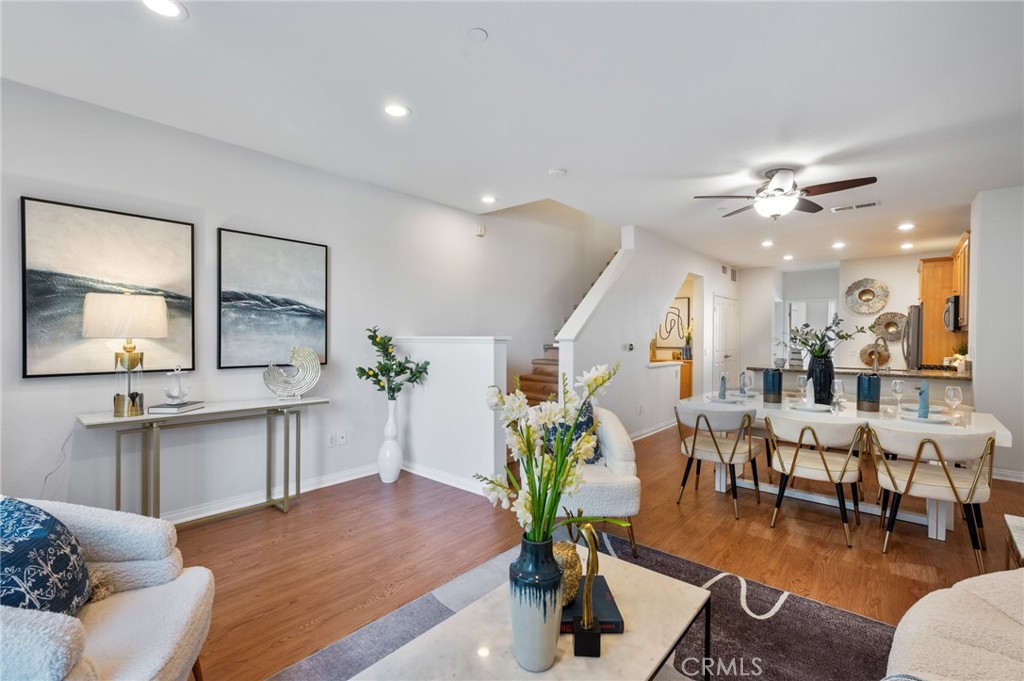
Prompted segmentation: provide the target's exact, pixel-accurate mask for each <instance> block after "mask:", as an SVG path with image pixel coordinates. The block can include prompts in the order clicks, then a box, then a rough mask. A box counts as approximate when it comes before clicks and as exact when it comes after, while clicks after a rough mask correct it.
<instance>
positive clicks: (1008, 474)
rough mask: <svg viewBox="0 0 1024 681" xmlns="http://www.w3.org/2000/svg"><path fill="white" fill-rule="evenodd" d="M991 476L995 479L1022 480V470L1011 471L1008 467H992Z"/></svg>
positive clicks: (1023, 478) (1023, 479) (1023, 476)
mask: <svg viewBox="0 0 1024 681" xmlns="http://www.w3.org/2000/svg"><path fill="white" fill-rule="evenodd" d="M992 477H993V478H995V479H996V480H1009V481H1010V482H1024V471H1013V470H1010V469H1008V468H993V469H992Z"/></svg>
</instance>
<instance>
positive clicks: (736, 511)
mask: <svg viewBox="0 0 1024 681" xmlns="http://www.w3.org/2000/svg"><path fill="white" fill-rule="evenodd" d="M726 465H727V466H728V467H729V481H730V482H731V483H732V514H733V515H734V516H736V520H739V519H740V502H739V500H738V499H737V498H736V466H733V465H732V464H731V463H730V464H726Z"/></svg>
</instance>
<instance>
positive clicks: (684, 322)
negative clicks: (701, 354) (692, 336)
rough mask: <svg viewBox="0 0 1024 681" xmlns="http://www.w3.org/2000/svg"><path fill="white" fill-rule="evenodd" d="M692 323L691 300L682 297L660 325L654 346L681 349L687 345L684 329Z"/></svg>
mask: <svg viewBox="0 0 1024 681" xmlns="http://www.w3.org/2000/svg"><path fill="white" fill-rule="evenodd" d="M689 323H690V298H689V297H687V296H680V297H678V298H676V299H675V300H673V301H672V304H671V305H670V306H669V308H668V311H666V312H665V318H664V319H662V320H661V323H660V324H658V335H657V337H656V340H655V343H654V346H655V347H657V348H665V349H676V350H678V349H681V348H682V347H683V346H684V345H686V340H685V338H684V336H683V329H685V328H686V327H687V326H688V325H689Z"/></svg>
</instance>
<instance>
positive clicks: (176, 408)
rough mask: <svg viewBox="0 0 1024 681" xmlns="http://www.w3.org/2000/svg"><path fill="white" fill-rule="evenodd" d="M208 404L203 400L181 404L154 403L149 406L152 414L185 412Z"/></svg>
mask: <svg viewBox="0 0 1024 681" xmlns="http://www.w3.org/2000/svg"><path fill="white" fill-rule="evenodd" d="M204 404H206V403H205V402H203V401H202V400H196V401H194V402H182V403H181V404H154V405H153V406H152V407H150V408H149V413H150V414H183V413H185V412H186V411H194V410H196V409H202V408H203V405H204Z"/></svg>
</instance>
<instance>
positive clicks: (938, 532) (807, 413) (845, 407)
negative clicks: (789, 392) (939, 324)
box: [679, 390, 1013, 541]
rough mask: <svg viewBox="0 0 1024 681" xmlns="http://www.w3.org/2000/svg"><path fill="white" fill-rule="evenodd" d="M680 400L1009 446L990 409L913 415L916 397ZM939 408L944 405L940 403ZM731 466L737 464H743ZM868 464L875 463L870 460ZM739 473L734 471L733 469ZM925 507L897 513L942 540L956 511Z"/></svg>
mask: <svg viewBox="0 0 1024 681" xmlns="http://www.w3.org/2000/svg"><path fill="white" fill-rule="evenodd" d="M679 402H680V403H681V404H687V405H689V406H690V407H695V408H697V409H700V410H702V411H747V410H751V409H752V410H754V412H755V418H756V419H764V418H765V417H766V416H768V417H771V416H772V415H773V414H786V415H787V416H790V417H796V418H800V419H803V420H804V421H805V422H806V423H807V424H809V425H812V426H813V425H814V424H815V423H830V422H831V423H835V422H839V421H842V422H846V423H849V422H850V421H851V419H852V420H857V421H861V422H863V424H864V425H867V426H870V425H871V424H872V423H875V422H879V421H884V422H885V423H887V424H889V425H892V424H899V425H898V427H899V428H901V429H906V430H908V431H912V432H917V433H920V434H921V437H922V438H925V437H928V435H930V434H935V433H941V432H948V430H949V429H956V430H960V431H965V432H974V433H983V432H992V433H994V437H995V443H996V447H1011V446H1012V445H1013V438H1012V434H1011V433H1010V430H1009V429H1008V428H1007V427H1006V426H1004V425H1003V424H1002V423H1000V421H999V419H997V418H996V417H995V415H993V414H988V413H983V412H977V411H973V410H962V409H961V410H959V411H958V412H956V413H954V414H947V413H945V412H941V411H940V412H939V413H938V414H935V415H934V416H932V417H931V418H929V419H918V418H917V415H916V407H917V404H916V401H915V402H914V404H913V405H910V404H909V401H908V404H906V405H899V408H897V405H890V404H885V405H882V407H881V409H880V410H879V411H877V412H871V411H860V410H858V409H857V407H856V403H855V402H852V401H843V402H841V403H840V405H839V407H838V409H836V408H835V407H833V406H831V405H817V404H812V403H808V402H807V401H806V400H805V399H804V398H803V397H799V396H787V397H783V398H782V401H781V402H768V403H766V402H765V401H764V399H763V397H762V395H761V394H760V393H757V392H753V391H751V392H750V393H749V394H747V395H743V394H740V393H739V391H736V390H729V391H727V392H726V396H725V397H724V398H721V397H719V393H717V392H708V393H703V394H700V395H694V396H693V397H688V398H686V399H683V400H680V401H679ZM911 407H912V409H913V410H912V409H911ZM939 409H944V408H941V407H940V408H939ZM755 427H756V424H755ZM860 458H861V465H864V463H865V462H866V461H867V460H869V459H870V457H868V456H864V457H860ZM736 465H737V466H740V467H741V468H742V464H736ZM873 468H874V466H873V465H872V469H873ZM739 472H740V471H737V473H739ZM736 484H737V486H738V487H746V488H753V483H752V482H750V481H748V480H746V479H737V482H736ZM759 487H760V489H761V491H763V492H769V493H770V492H776V493H777V492H778V487H777V486H776V485H772V484H770V483H769V484H765V483H764V482H762V483H761V484H760V485H759ZM715 491H717V492H723V493H724V492H728V491H729V475H728V469H727V468H726V464H723V463H716V464H715ZM786 497H787V498H796V499H803V500H805V501H811V502H814V503H819V504H824V505H827V506H835V507H838V505H839V501H838V500H837V499H836V497H835V496H834V495H826V494H819V493H816V492H811V491H805V490H794V489H792V488H790V489H787V490H786ZM847 504H848V505H851V502H850V501H847ZM851 508H852V505H851ZM925 510H926V512H925V514H923V515H922V514H920V513H914V512H910V511H904V510H903V509H901V510H900V512H899V515H898V516H897V517H898V518H899V519H900V520H904V521H907V522H911V523H917V524H919V525H927V527H928V538H929V539H935V540H938V541H945V540H946V532H947V531H951V530H953V527H954V524H955V515H956V514H955V512H954V511H955V509H954V505H953V502H950V501H938V500H934V499H928V500H927V502H926V509H925ZM860 511H861V513H867V514H870V515H881V513H882V508H881V507H880V506H879V505H877V504H871V503H863V502H862V503H861V506H860Z"/></svg>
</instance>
